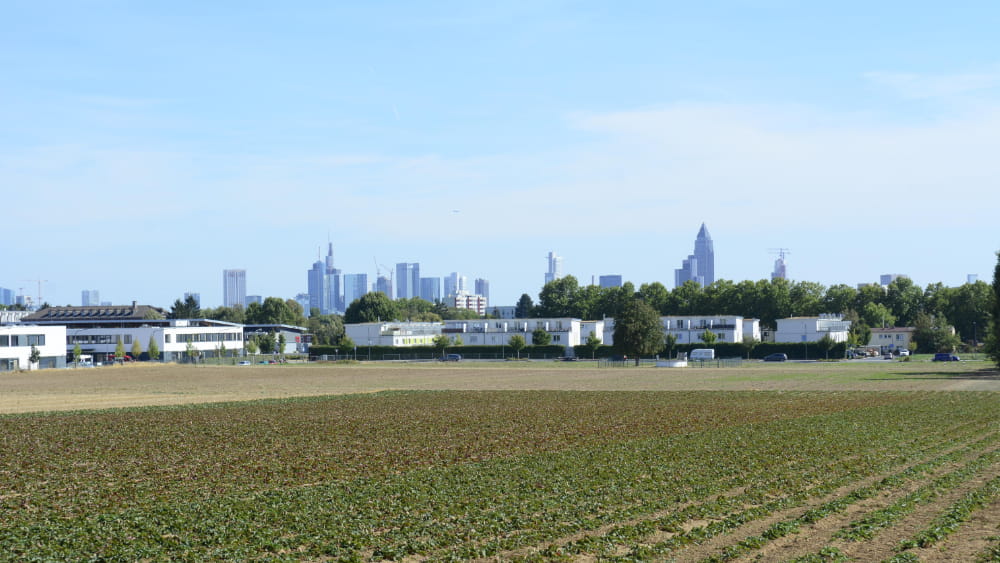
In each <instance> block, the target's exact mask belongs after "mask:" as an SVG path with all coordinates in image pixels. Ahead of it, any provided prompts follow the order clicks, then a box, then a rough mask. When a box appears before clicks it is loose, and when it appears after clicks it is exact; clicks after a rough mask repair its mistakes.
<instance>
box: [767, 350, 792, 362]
mask: <svg viewBox="0 0 1000 563" xmlns="http://www.w3.org/2000/svg"><path fill="white" fill-rule="evenodd" d="M787 360H788V354H782V353H780V352H778V353H774V354H768V355H766V356H764V361H765V362H784V361H787Z"/></svg>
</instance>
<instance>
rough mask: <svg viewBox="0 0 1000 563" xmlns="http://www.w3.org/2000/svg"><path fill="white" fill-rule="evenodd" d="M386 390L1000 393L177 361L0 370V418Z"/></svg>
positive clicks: (922, 382)
mask: <svg viewBox="0 0 1000 563" xmlns="http://www.w3.org/2000/svg"><path fill="white" fill-rule="evenodd" d="M386 390H423V391H426V390H580V391H689V390H705V391H715V390H724V391H729V390H731V391H746V390H762V391H766V390H773V391H781V390H800V391H804V390H813V391H844V390H859V391H860V390H866V391H902V390H907V391H921V390H943V391H949V390H950V391H957V390H967V391H1000V374H998V373H997V372H996V371H990V370H989V364H987V363H986V362H956V363H941V364H934V363H931V362H927V361H919V362H838V363H801V364H800V363H794V362H789V363H786V364H774V363H767V364H765V363H761V362H754V363H746V364H744V366H743V367H739V368H697V369H696V368H684V369H667V368H652V367H642V368H621V369H601V368H599V367H597V365H596V364H593V363H591V362H529V363H513V362H511V363H504V362H497V363H492V362H481V363H480V362H463V363H461V364H442V363H438V362H428V363H414V364H407V363H403V364H394V363H388V362H386V363H383V362H378V363H372V364H367V363H364V364H358V365H332V364H318V365H317V364H309V365H297V364H289V365H280V366H267V365H265V366H258V365H255V366H249V367H246V366H227V367H216V366H198V367H185V366H180V365H175V364H166V365H145V364H136V365H129V366H115V367H102V368H93V369H64V370H43V371H41V372H32V373H22V374H0V414H3V413H17V412H38V411H48V410H76V409H101V408H113V407H131V406H151V405H180V404H189V403H206V402H225V401H245V400H253V399H265V398H288V397H304V396H315V395H338V394H346V393H371V392H376V391H386Z"/></svg>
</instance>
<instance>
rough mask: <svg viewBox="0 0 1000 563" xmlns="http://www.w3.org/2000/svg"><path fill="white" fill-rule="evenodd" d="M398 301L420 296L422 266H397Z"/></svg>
mask: <svg viewBox="0 0 1000 563" xmlns="http://www.w3.org/2000/svg"><path fill="white" fill-rule="evenodd" d="M395 284H396V299H412V298H414V297H419V296H420V264H419V263H417V262H400V263H398V264H396V280H395Z"/></svg>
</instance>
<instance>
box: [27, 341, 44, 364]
mask: <svg viewBox="0 0 1000 563" xmlns="http://www.w3.org/2000/svg"><path fill="white" fill-rule="evenodd" d="M41 360H42V353H41V352H39V351H38V348H36V347H35V345H34V344H32V345H31V351H30V352H28V363H29V364H32V365H34V364H37V363H38V362H40V361H41Z"/></svg>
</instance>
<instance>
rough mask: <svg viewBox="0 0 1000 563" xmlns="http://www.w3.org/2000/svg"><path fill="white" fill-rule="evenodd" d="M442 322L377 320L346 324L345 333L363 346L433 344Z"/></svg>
mask: <svg viewBox="0 0 1000 563" xmlns="http://www.w3.org/2000/svg"><path fill="white" fill-rule="evenodd" d="M443 326H444V325H442V324H441V323H413V322H376V323H355V324H345V325H344V333H345V334H346V335H347V336H348V337H349V338H350V339H351V340H352V341H354V343H355V344H356V345H357V346H358V347H359V348H360V347H362V346H397V347H406V346H433V345H434V337H436V336H439V335H440V334H441V330H442V328H443Z"/></svg>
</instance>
